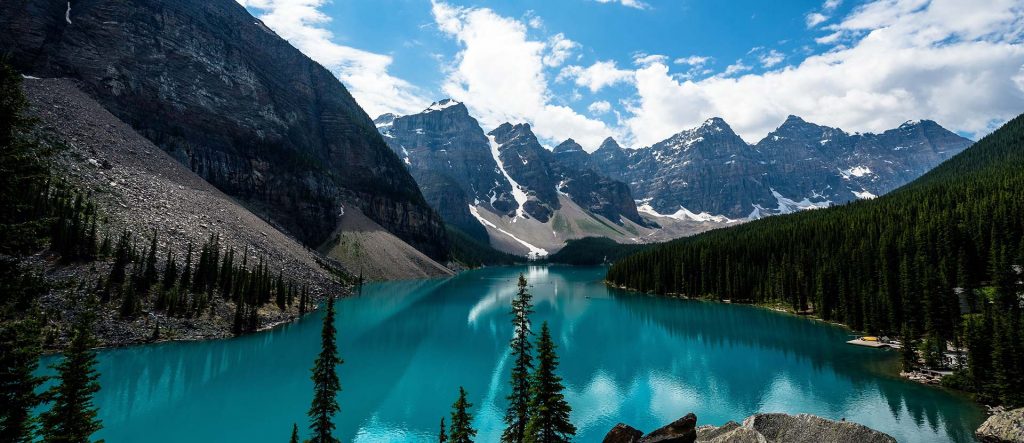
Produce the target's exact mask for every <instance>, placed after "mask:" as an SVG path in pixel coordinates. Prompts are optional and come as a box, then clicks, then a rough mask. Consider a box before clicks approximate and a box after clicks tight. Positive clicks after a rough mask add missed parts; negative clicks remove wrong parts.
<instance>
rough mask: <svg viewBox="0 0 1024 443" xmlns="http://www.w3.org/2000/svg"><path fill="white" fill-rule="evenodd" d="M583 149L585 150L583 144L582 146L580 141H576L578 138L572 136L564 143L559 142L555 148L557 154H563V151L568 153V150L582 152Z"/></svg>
mask: <svg viewBox="0 0 1024 443" xmlns="http://www.w3.org/2000/svg"><path fill="white" fill-rule="evenodd" d="M582 151H583V146H580V144H579V143H576V140H573V139H571V138H570V139H566V140H565V141H564V142H562V143H559V144H558V146H555V150H554V152H555V154H562V153H566V152H582Z"/></svg>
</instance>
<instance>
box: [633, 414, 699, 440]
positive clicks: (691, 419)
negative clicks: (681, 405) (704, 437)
mask: <svg viewBox="0 0 1024 443" xmlns="http://www.w3.org/2000/svg"><path fill="white" fill-rule="evenodd" d="M695 441H697V416H696V415H694V413H692V412H691V413H689V414H686V415H685V416H683V417H682V418H680V419H678V420H676V421H674V422H672V423H669V424H667V425H665V426H663V427H660V428H658V429H656V430H654V431H652V432H651V433H650V434H647V435H645V436H644V438H642V439H641V440H640V443H693V442H695Z"/></svg>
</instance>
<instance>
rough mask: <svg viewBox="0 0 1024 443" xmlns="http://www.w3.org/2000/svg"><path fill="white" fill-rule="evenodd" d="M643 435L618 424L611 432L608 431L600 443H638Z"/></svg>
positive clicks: (628, 426)
mask: <svg viewBox="0 0 1024 443" xmlns="http://www.w3.org/2000/svg"><path fill="white" fill-rule="evenodd" d="M643 435H644V433H643V432H640V431H639V430H637V429H636V428H634V427H632V426H630V425H627V424H625V423H619V424H617V425H615V427H614V428H612V430H610V431H608V433H607V434H605V436H604V440H601V442H602V443H638V442H639V441H640V437H642V436H643Z"/></svg>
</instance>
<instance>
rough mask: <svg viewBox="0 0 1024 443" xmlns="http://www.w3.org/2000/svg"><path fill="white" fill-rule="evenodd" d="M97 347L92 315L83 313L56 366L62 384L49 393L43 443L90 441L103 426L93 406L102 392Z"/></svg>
mask: <svg viewBox="0 0 1024 443" xmlns="http://www.w3.org/2000/svg"><path fill="white" fill-rule="evenodd" d="M95 346H96V341H95V339H94V338H93V336H92V314H91V313H84V314H81V318H80V319H79V321H78V323H77V324H76V326H75V330H74V333H73V335H72V338H71V344H70V345H69V346H68V349H67V351H65V353H64V358H63V360H61V362H60V363H58V364H57V365H56V366H54V369H56V370H57V373H58V377H59V378H60V383H59V384H58V385H56V386H54V387H53V388H51V389H50V391H49V392H48V393H47V395H48V397H49V399H50V400H52V402H53V404H52V405H51V406H50V409H49V410H48V411H46V412H44V413H43V414H42V416H41V421H42V424H43V429H42V437H43V441H44V442H69V443H71V442H74V443H81V442H88V441H90V436H91V435H92V434H94V433H95V432H96V431H98V430H100V428H101V427H102V425H101V424H100V421H99V419H98V418H97V412H96V406H95V405H94V404H93V395H95V394H96V392H98V391H99V390H100V385H99V383H98V382H97V381H96V380H97V379H98V378H99V374H98V373H97V372H96V353H95V352H94V351H93V350H92V348H93V347H95Z"/></svg>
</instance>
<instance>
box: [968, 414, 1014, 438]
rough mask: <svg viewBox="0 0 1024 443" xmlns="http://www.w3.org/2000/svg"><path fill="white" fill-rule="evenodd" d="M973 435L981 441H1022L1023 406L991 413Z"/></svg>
mask: <svg viewBox="0 0 1024 443" xmlns="http://www.w3.org/2000/svg"><path fill="white" fill-rule="evenodd" d="M974 436H975V437H978V440H979V441H981V442H982V443H1024V408H1020V409H1014V410H1010V411H999V412H996V413H995V414H992V416H991V417H989V418H988V420H985V422H984V423H982V424H981V426H980V427H978V430H977V431H976V432H975V433H974Z"/></svg>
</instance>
